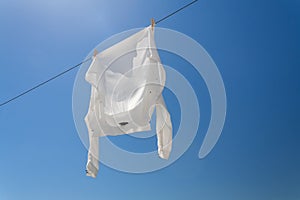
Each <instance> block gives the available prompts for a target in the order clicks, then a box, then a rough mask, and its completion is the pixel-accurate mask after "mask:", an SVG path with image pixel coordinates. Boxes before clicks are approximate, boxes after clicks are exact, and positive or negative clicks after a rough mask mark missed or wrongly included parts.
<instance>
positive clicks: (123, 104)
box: [85, 27, 172, 177]
mask: <svg viewBox="0 0 300 200" xmlns="http://www.w3.org/2000/svg"><path fill="white" fill-rule="evenodd" d="M85 79H86V81H87V82H89V83H90V84H91V86H92V87H91V98H90V105H89V110H88V113H87V115H86V117H85V122H86V125H87V128H88V132H89V140H90V147H89V153H88V162H87V166H86V172H87V175H88V176H92V177H96V176H97V173H98V169H99V161H98V160H99V137H101V136H106V135H113V136H115V135H121V134H129V133H134V132H139V131H149V130H151V127H150V120H151V116H152V113H153V111H154V106H155V107H156V115H157V116H156V133H157V144H158V154H159V156H160V157H161V158H164V159H168V157H169V154H170V151H171V148H172V123H171V118H170V114H169V112H168V110H167V108H166V105H165V102H164V99H163V96H162V91H163V88H164V84H165V80H166V75H165V71H164V69H163V65H162V64H161V62H160V58H159V55H158V52H157V50H156V45H155V42H154V31H153V30H152V28H151V27H147V28H145V29H143V30H142V31H140V32H138V33H136V34H134V35H132V36H130V37H129V38H127V39H125V40H123V41H121V42H119V43H117V44H115V45H113V46H112V47H110V48H108V49H106V50H104V51H103V52H101V53H99V54H98V55H96V56H95V57H94V58H93V61H92V63H91V65H90V67H89V69H88V71H87V73H86V77H85Z"/></svg>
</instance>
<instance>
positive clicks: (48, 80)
mask: <svg viewBox="0 0 300 200" xmlns="http://www.w3.org/2000/svg"><path fill="white" fill-rule="evenodd" d="M197 1H198V0H194V1H192V2H190V3H188V4H186V5H185V6H183V7H181V8H179V9H178V10H176V11H174V12H172V13H170V14H168V15H166V16H165V17H163V18H161V19H159V20H157V21H156V22H155V24H159V23H160V22H162V21H164V20H166V19H167V18H169V17H171V16H173V15H175V14H176V13H178V12H180V11H181V10H183V9H185V8H187V7H189V6H191V5H192V4H194V3H196V2H197ZM92 57H93V56H92ZM92 57H89V58H87V59H86V60H84V61H82V62H80V63H78V64H76V65H74V66H72V67H70V68H68V69H66V70H65V71H63V72H61V73H59V74H57V75H55V76H53V77H51V78H49V79H47V80H46V81H43V82H41V83H39V84H37V85H35V86H33V87H31V88H30V89H28V90H26V91H24V92H22V93H20V94H18V95H16V96H14V97H12V98H10V99H8V100H6V101H4V102H2V103H1V104H0V107H2V106H4V105H6V104H8V103H10V102H12V101H14V100H16V99H18V98H20V97H21V96H23V95H25V94H27V93H29V92H31V91H33V90H35V89H37V88H39V87H41V86H43V85H45V84H47V83H49V82H50V81H52V80H54V79H56V78H58V77H60V76H62V75H64V74H66V73H67V72H69V71H72V70H73V69H75V68H77V67H79V66H81V65H82V64H84V63H86V62H88V61H90V60H91V59H92Z"/></svg>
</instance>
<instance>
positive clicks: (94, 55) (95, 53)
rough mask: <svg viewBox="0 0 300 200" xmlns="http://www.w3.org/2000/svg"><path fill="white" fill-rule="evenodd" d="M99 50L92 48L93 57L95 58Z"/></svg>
mask: <svg viewBox="0 0 300 200" xmlns="http://www.w3.org/2000/svg"><path fill="white" fill-rule="evenodd" d="M98 53H99V52H98V51H97V49H95V50H94V54H93V57H94V58H95V57H96V56H97V54H98Z"/></svg>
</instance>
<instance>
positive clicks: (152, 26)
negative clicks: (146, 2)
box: [151, 18, 155, 31]
mask: <svg viewBox="0 0 300 200" xmlns="http://www.w3.org/2000/svg"><path fill="white" fill-rule="evenodd" d="M154 26H155V21H154V19H153V18H152V19H151V28H152V31H153V29H154Z"/></svg>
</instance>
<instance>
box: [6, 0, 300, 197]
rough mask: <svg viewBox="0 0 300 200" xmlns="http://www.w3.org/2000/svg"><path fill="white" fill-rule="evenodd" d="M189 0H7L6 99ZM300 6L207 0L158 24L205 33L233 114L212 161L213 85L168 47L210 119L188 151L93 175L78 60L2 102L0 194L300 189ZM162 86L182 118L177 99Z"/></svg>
mask: <svg viewBox="0 0 300 200" xmlns="http://www.w3.org/2000/svg"><path fill="white" fill-rule="evenodd" d="M188 2H189V1H186V0H184V1H183V0H182V1H159V0H154V1H151V2H150V1H145V0H140V1H138V0H130V1H120V0H119V1H117V0H110V1H96V0H87V1H77V0H75V1H71V0H61V1H59V0H53V1H38V0H27V1H17V0H13V1H8V0H1V1H0V25H1V26H0V33H1V37H0V58H1V59H0V67H1V73H0V92H1V95H0V101H1V102H2V101H5V100H6V99H7V98H9V97H12V96H14V95H16V94H18V93H19V92H22V91H24V90H26V89H28V88H30V87H31V86H33V85H35V84H36V83H39V82H41V81H44V80H46V79H47V78H49V77H50V76H52V75H55V74H57V73H59V72H61V71H63V70H64V69H66V68H68V67H69V66H71V65H74V64H77V63H78V62H80V61H81V60H82V59H84V57H85V56H86V55H87V54H88V53H89V52H90V51H91V50H92V49H93V48H94V47H95V46H96V45H97V44H98V43H99V42H101V41H103V40H105V39H106V38H108V37H110V36H111V35H113V34H116V33H119V32H121V31H125V30H128V29H131V28H137V27H143V26H147V25H148V24H149V21H150V19H151V18H152V17H154V18H155V19H159V18H161V17H164V16H165V15H166V14H168V13H170V12H172V11H174V10H176V9H177V8H179V7H181V6H182V5H185V4H186V3H188ZM299 10H300V3H299V1H297V0H289V1H287V0H275V1H271V0H266V1H259V0H251V1H250V0H247V1H238V0H228V1H217V0H210V1H199V2H197V3H196V4H194V5H193V6H191V7H189V8H188V9H186V10H184V11H182V12H180V13H178V14H177V15H175V16H173V17H171V18H169V19H167V20H165V21H163V22H161V23H160V24H159V26H161V27H165V28H171V29H174V30H176V31H179V32H182V33H184V34H186V35H188V36H190V37H192V38H193V39H195V40H196V41H197V42H199V43H200V44H201V45H202V46H203V47H204V48H205V49H206V50H207V52H208V53H209V54H210V55H211V56H212V58H213V59H214V61H215V63H216V64H217V66H218V68H219V71H220V73H221V75H222V77H223V81H224V84H225V87H226V92H227V101H228V102H227V103H228V105H227V106H228V107H227V118H226V123H225V127H224V130H223V133H222V136H221V138H220V140H219V142H218V143H217V145H216V147H215V148H214V149H213V151H212V152H211V153H210V154H209V156H208V157H206V158H205V159H203V160H199V159H198V151H199V147H200V145H201V143H202V141H203V137H204V134H205V131H206V130H207V127H208V122H209V117H210V101H209V94H208V92H207V89H206V87H205V84H204V82H203V80H202V79H201V76H200V75H197V74H195V71H193V69H192V68H191V66H189V64H188V63H186V62H185V61H184V60H180V59H179V58H176V57H175V56H174V55H169V54H168V53H166V52H161V57H162V61H163V62H164V63H165V64H168V65H170V66H173V67H174V68H178V69H180V71H181V72H182V74H184V75H185V76H186V77H187V79H188V80H189V81H190V83H191V84H192V85H193V87H194V88H195V90H196V91H198V92H197V97H198V98H199V102H201V105H200V106H201V122H200V129H199V131H198V134H197V137H196V139H195V140H194V142H193V144H192V145H191V147H190V148H189V149H188V151H187V152H186V153H185V154H184V155H183V156H182V157H181V158H180V159H179V160H178V161H177V162H175V163H174V164H172V165H171V166H169V167H167V168H165V169H163V170H160V171H156V172H153V173H148V174H128V173H123V172H118V171H116V170H113V169H111V168H108V167H106V166H103V165H102V166H101V171H100V173H99V176H98V177H97V179H91V178H89V177H86V176H85V173H84V169H85V164H86V155H87V150H86V149H85V148H84V146H83V144H82V143H81V141H80V139H79V137H78V134H77V132H76V128H75V125H74V122H73V117H72V88H73V82H74V80H75V76H76V70H75V71H72V72H70V73H68V74H66V75H64V76H63V77H61V78H59V79H57V80H55V81H53V82H51V83H49V84H47V85H45V86H44V87H43V88H40V89H37V90H35V91H34V92H32V93H30V94H28V95H26V96H24V97H22V98H20V99H18V100H16V101H14V102H12V103H10V104H7V105H6V106H4V107H1V108H0V134H1V140H0V199H1V200H2V199H3V200H15V199H24V200H26V199H30V200H32V199H72V200H77V199H154V198H157V199H183V198H186V199H205V200H219V199H222V200H227V199H230V200H235V199H236V200H239V199H245V200H247V199H264V200H266V199H272V200H277V199H278V200H281V199H287V200H296V199H299V198H300V192H299V191H300V155H299V152H300V145H299V142H300V140H299V139H300V136H299V133H300V123H299V119H300V117H299V113H300V106H299V102H300V92H299V91H300V79H299V72H300V68H299V67H300V59H299V58H300V37H299V35H300V12H299ZM165 94H166V103H167V104H171V105H175V107H174V108H173V107H171V108H170V112H171V114H172V117H173V120H174V121H173V123H174V122H177V121H178V119H179V117H180V116H179V114H180V112H176V111H177V110H176V109H177V107H176V105H177V103H176V102H173V101H174V98H173V96H172V94H171V93H170V92H168V91H166V92H165ZM168 101H169V102H168ZM174 126H175V127H176V126H177V125H176V123H175V125H174ZM118 142H120V141H118ZM123 145H125V146H126V144H124V143H123ZM129 148H130V147H129ZM150 148H153V147H150Z"/></svg>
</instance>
